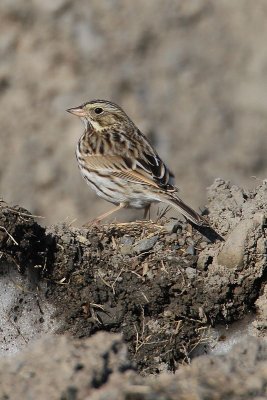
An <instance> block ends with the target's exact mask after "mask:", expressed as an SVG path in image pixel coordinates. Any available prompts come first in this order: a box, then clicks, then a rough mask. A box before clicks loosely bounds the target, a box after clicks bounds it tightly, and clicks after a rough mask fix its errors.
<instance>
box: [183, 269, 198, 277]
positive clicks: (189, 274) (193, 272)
mask: <svg viewBox="0 0 267 400" xmlns="http://www.w3.org/2000/svg"><path fill="white" fill-rule="evenodd" d="M185 273H186V275H187V277H188V278H189V279H193V278H195V276H196V270H195V269H194V268H192V267H187V268H186V269H185Z"/></svg>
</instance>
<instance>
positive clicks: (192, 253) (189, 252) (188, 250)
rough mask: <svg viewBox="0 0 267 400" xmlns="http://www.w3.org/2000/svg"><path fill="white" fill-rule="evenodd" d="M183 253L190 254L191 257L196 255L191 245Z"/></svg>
mask: <svg viewBox="0 0 267 400" xmlns="http://www.w3.org/2000/svg"><path fill="white" fill-rule="evenodd" d="M185 252H186V254H190V255H191V256H194V255H195V254H196V250H195V247H194V246H193V245H192V244H190V246H188V247H187V249H186V251H185Z"/></svg>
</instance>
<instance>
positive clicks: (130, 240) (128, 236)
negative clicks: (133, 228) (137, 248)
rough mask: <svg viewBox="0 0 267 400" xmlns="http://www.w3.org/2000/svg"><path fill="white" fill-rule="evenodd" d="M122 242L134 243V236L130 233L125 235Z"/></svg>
mask: <svg viewBox="0 0 267 400" xmlns="http://www.w3.org/2000/svg"><path fill="white" fill-rule="evenodd" d="M120 242H121V244H128V245H129V244H133V242H134V238H133V237H132V236H130V235H124V236H122V237H121V239H120Z"/></svg>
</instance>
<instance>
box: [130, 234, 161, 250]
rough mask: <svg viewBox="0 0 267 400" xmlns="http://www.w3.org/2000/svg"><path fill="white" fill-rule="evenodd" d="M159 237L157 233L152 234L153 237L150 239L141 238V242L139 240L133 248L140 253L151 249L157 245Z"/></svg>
mask: <svg viewBox="0 0 267 400" xmlns="http://www.w3.org/2000/svg"><path fill="white" fill-rule="evenodd" d="M158 238H159V237H158V235H155V236H152V237H150V238H148V239H142V240H139V242H137V243H136V244H135V245H134V246H133V249H134V251H135V252H136V253H137V254H140V253H143V252H145V251H148V250H151V249H152V248H153V247H154V246H155V244H156V242H157V240H158Z"/></svg>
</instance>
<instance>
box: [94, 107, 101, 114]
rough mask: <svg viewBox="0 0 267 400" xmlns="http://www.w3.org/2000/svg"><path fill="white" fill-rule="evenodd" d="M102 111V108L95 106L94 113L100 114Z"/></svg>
mask: <svg viewBox="0 0 267 400" xmlns="http://www.w3.org/2000/svg"><path fill="white" fill-rule="evenodd" d="M102 112H103V108H101V107H97V108H95V113H96V114H101V113H102Z"/></svg>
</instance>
